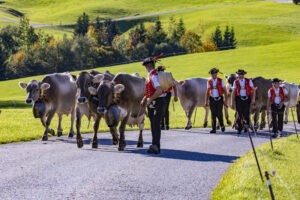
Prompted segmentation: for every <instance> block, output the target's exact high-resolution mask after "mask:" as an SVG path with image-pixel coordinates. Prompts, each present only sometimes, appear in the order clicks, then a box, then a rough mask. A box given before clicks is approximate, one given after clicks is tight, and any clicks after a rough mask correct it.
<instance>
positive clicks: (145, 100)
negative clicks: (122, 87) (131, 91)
mask: <svg viewBox="0 0 300 200" xmlns="http://www.w3.org/2000/svg"><path fill="white" fill-rule="evenodd" d="M146 102H147V98H146V97H144V98H143V99H142V101H141V106H142V107H145V105H146Z"/></svg>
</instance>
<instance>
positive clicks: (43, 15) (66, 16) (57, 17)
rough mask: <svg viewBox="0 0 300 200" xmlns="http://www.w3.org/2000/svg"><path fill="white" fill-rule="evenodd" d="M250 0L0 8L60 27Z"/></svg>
mask: <svg viewBox="0 0 300 200" xmlns="http://www.w3.org/2000/svg"><path fill="white" fill-rule="evenodd" d="M249 1H251V0H225V1H222V0H191V1H185V0H164V1H159V0H152V1H149V0H145V1H142V0H114V1H110V0H102V1H98V0H86V1H81V0H65V1H60V0H5V1H4V2H5V3H3V4H0V7H3V8H13V9H15V10H18V11H19V12H22V13H23V14H24V15H25V16H26V17H28V18H29V19H30V20H31V21H32V22H35V23H56V24H59V23H71V22H75V21H76V20H77V17H78V16H79V15H81V14H82V13H83V12H86V13H88V14H89V15H90V17H91V18H92V19H95V18H96V16H100V17H102V18H119V17H127V16H133V15H136V14H147V13H154V12H160V11H169V10H177V9H184V8H192V7H199V6H207V5H222V4H232V3H239V2H249ZM3 15H5V17H8V16H7V13H6V12H3V11H2V12H1V11H0V17H2V16H3ZM11 17H13V16H11Z"/></svg>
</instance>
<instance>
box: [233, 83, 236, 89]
mask: <svg viewBox="0 0 300 200" xmlns="http://www.w3.org/2000/svg"><path fill="white" fill-rule="evenodd" d="M233 88H234V89H236V84H235V81H234V82H233Z"/></svg>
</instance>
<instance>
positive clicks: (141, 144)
mask: <svg viewBox="0 0 300 200" xmlns="http://www.w3.org/2000/svg"><path fill="white" fill-rule="evenodd" d="M136 147H137V148H143V147H144V143H143V142H139V143H137V145H136Z"/></svg>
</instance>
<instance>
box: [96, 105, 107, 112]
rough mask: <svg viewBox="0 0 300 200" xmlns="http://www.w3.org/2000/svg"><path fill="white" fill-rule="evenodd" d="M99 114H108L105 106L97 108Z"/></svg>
mask: <svg viewBox="0 0 300 200" xmlns="http://www.w3.org/2000/svg"><path fill="white" fill-rule="evenodd" d="M97 112H98V113H99V114H103V113H106V112H107V109H106V108H105V107H103V106H98V107H97Z"/></svg>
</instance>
